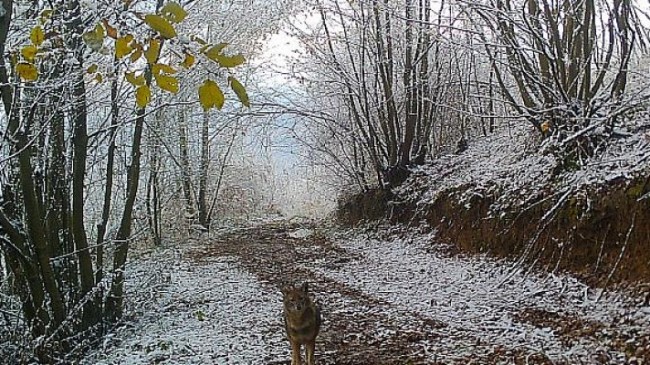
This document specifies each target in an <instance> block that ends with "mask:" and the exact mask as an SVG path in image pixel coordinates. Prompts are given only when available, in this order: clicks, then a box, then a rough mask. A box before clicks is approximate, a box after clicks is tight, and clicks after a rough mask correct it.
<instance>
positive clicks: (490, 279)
mask: <svg viewBox="0 0 650 365" xmlns="http://www.w3.org/2000/svg"><path fill="white" fill-rule="evenodd" d="M433 239H434V238H433V235H431V236H426V235H425V236H422V235H419V236H416V235H412V236H411V237H408V238H390V239H373V238H367V237H359V236H357V237H356V238H353V239H349V238H345V239H340V240H339V241H338V243H339V246H340V247H341V248H344V249H346V250H347V251H348V252H349V253H351V254H353V255H355V256H357V257H361V259H359V260H355V261H350V262H349V263H348V264H347V265H344V266H340V267H338V269H336V270H332V269H331V268H324V267H321V268H318V269H317V271H318V273H319V274H321V275H325V276H328V277H330V278H332V279H334V280H337V281H341V282H345V283H347V284H348V285H350V286H352V287H354V288H356V289H359V290H361V291H362V292H364V293H367V294H370V295H373V296H375V297H378V298H380V299H382V300H385V301H387V302H389V303H391V304H393V306H394V308H395V309H396V310H400V311H410V312H415V313H418V314H420V315H422V316H425V317H430V318H432V319H435V320H437V321H441V322H443V323H446V324H447V325H448V327H447V328H446V329H444V330H443V331H446V332H447V336H445V338H443V339H442V340H441V341H440V342H439V343H436V344H433V347H432V348H430V349H427V350H428V351H427V352H428V353H431V354H433V355H434V357H435V359H437V360H438V361H443V362H445V360H454V359H458V358H462V357H463V356H468V355H477V352H482V351H490V348H489V347H490V346H487V348H486V347H481V346H476V343H484V344H492V345H496V346H505V347H508V348H511V349H516V348H521V349H526V350H527V352H530V353H535V352H537V353H540V354H544V356H548V357H550V358H551V359H552V360H563V361H567V362H568V363H599V362H600V361H602V360H603V357H606V358H607V360H608V361H614V362H616V363H620V362H622V363H625V362H626V361H627V358H628V357H629V356H626V354H624V353H620V352H616V351H606V350H604V348H603V346H607V345H609V343H608V342H607V339H604V341H603V340H602V339H596V338H583V337H582V338H581V337H576V338H567V336H562V335H561V334H563V333H560V332H562V331H567V330H569V331H570V330H574V331H575V332H576V333H577V332H580V330H581V329H579V328H573V329H571V328H569V329H567V328H562V327H563V326H572V325H573V326H590V325H591V326H594V325H602V326H608V325H613V326H616V323H615V321H616V320H617V318H619V317H622V316H628V320H627V323H626V324H625V326H626V327H627V329H625V331H628V332H631V333H639V334H642V333H645V335H647V332H648V328H650V315H649V314H650V307H648V306H645V307H641V308H638V310H630V307H632V306H635V304H634V303H635V301H634V299H633V298H629V297H626V296H625V295H624V294H621V293H616V292H614V293H609V294H606V295H604V296H601V297H600V298H599V296H600V295H599V294H600V290H594V289H592V288H589V287H587V286H586V285H584V284H582V283H580V282H579V281H578V280H576V279H574V278H572V277H569V276H564V275H554V274H541V273H537V274H531V273H529V272H527V269H528V267H518V266H516V264H515V263H513V262H509V261H506V260H495V259H492V258H488V257H485V256H466V257H464V256H458V255H455V256H450V255H449V254H448V253H447V252H446V250H445V249H438V250H436V249H435V246H434V247H433V248H432V245H431V242H432V241H433ZM525 311H530V312H532V313H534V314H535V313H542V314H544V315H548V316H550V317H552V318H553V317H555V318H554V320H551V321H550V322H551V323H550V324H549V323H547V325H546V326H543V327H540V326H536V325H534V324H533V323H527V322H529V321H525V320H522V318H523V317H524V316H523V315H522V313H523V312H525ZM532 320H533V321H535V318H532ZM538 320H539V321H540V322H542V318H539V319H538ZM547 322H548V321H547ZM562 322H569V323H562ZM553 324H555V325H556V326H553ZM632 340H634V337H632ZM492 350H493V349H492ZM432 359H433V357H432Z"/></svg>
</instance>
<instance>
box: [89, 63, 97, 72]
mask: <svg viewBox="0 0 650 365" xmlns="http://www.w3.org/2000/svg"><path fill="white" fill-rule="evenodd" d="M97 69H99V66H97V64H96V63H94V64H92V65H90V67H88V69H87V70H86V72H87V73H89V74H94V73H95V72H97Z"/></svg>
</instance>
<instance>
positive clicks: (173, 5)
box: [160, 1, 187, 23]
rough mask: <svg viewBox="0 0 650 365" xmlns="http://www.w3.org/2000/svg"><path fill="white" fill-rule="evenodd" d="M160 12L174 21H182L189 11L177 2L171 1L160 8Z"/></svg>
mask: <svg viewBox="0 0 650 365" xmlns="http://www.w3.org/2000/svg"><path fill="white" fill-rule="evenodd" d="M160 13H161V14H162V16H164V17H165V18H166V19H167V20H169V21H170V22H172V23H180V22H182V21H183V20H184V19H185V17H187V11H185V9H183V8H182V7H181V6H180V5H179V4H178V3H177V2H175V1H170V2H168V3H167V4H165V6H163V7H162V9H160Z"/></svg>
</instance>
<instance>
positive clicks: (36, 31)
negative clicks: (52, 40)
mask: <svg viewBox="0 0 650 365" xmlns="http://www.w3.org/2000/svg"><path fill="white" fill-rule="evenodd" d="M29 40H30V41H32V44H33V45H34V46H36V47H39V46H40V45H41V44H43V41H45V32H43V28H42V27H41V26H40V25H37V26H35V27H34V28H32V31H31V32H30V33H29Z"/></svg>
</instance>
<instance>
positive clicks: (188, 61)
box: [181, 53, 196, 68]
mask: <svg viewBox="0 0 650 365" xmlns="http://www.w3.org/2000/svg"><path fill="white" fill-rule="evenodd" d="M195 62H196V57H194V55H191V54H189V53H186V54H185V59H184V60H183V63H181V65H183V67H185V68H190V67H192V66H193V65H194V63H195Z"/></svg>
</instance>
